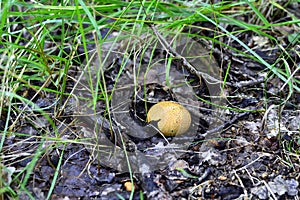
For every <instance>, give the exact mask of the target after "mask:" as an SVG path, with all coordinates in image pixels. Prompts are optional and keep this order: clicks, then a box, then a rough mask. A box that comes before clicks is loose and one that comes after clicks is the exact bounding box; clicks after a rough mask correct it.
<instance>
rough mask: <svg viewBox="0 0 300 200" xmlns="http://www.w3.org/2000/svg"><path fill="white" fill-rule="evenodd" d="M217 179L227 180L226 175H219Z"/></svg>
mask: <svg viewBox="0 0 300 200" xmlns="http://www.w3.org/2000/svg"><path fill="white" fill-rule="evenodd" d="M218 179H219V180H220V181H225V180H227V177H226V176H219V177H218Z"/></svg>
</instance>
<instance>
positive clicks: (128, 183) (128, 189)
mask: <svg viewBox="0 0 300 200" xmlns="http://www.w3.org/2000/svg"><path fill="white" fill-rule="evenodd" d="M124 187H125V189H126V190H127V191H128V192H131V191H132V189H133V185H132V184H131V182H130V181H126V182H125V183H124Z"/></svg>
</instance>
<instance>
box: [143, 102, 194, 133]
mask: <svg viewBox="0 0 300 200" xmlns="http://www.w3.org/2000/svg"><path fill="white" fill-rule="evenodd" d="M152 121H158V123H157V126H158V129H159V130H160V132H162V133H163V134H164V135H165V136H176V135H179V134H182V133H185V132H186V131H187V130H188V129H189V128H190V126H191V121H192V120H191V114H190V113H189V111H188V110H187V109H186V108H185V107H183V106H182V105H180V104H179V103H177V102H173V101H162V102H159V103H157V104H155V105H153V106H152V107H151V108H150V110H149V112H148V113H147V122H152Z"/></svg>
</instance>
